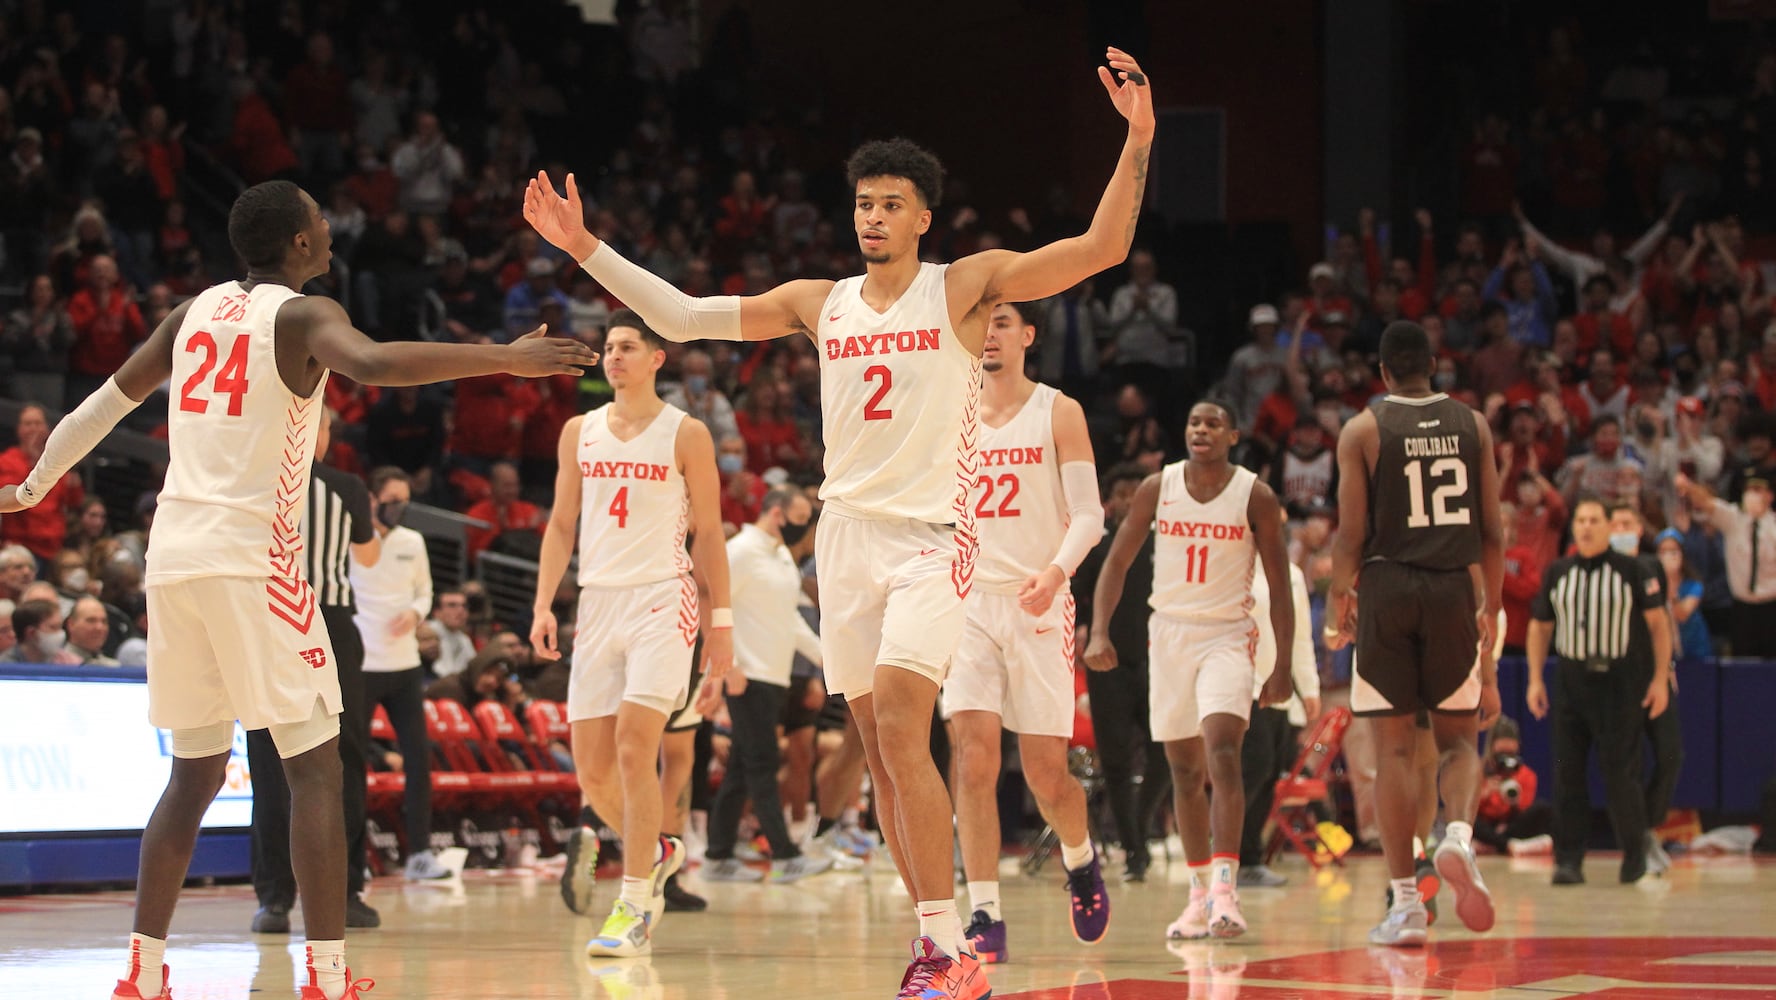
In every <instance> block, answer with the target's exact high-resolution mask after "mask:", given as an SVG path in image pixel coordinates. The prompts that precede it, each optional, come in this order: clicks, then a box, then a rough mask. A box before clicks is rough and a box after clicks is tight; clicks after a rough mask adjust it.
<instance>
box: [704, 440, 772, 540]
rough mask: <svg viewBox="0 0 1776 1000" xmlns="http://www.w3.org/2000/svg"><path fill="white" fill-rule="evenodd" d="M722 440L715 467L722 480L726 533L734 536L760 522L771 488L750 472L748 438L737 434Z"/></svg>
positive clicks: (723, 518) (722, 506)
mask: <svg viewBox="0 0 1776 1000" xmlns="http://www.w3.org/2000/svg"><path fill="white" fill-rule="evenodd" d="M720 440H721V443H720V444H718V445H717V446H716V449H715V468H716V472H717V473H718V474H719V475H720V477H721V518H722V530H723V531H725V532H727V534H728V536H729V537H732V536H733V534H734V533H735V532H736V531H739V530H740V526H741V525H743V524H751V523H752V522H754V521H756V520H758V516H759V510H760V505H761V504H762V503H763V502H764V499H765V493H766V491H767V490H768V489H769V487H768V486H766V485H765V481H764V480H763V479H761V478H759V477H758V475H757V474H755V473H753V472H750V471H748V470H747V468H746V440H745V439H744V438H742V437H741V436H740V435H738V434H733V435H730V436H728V437H724V438H721V439H720Z"/></svg>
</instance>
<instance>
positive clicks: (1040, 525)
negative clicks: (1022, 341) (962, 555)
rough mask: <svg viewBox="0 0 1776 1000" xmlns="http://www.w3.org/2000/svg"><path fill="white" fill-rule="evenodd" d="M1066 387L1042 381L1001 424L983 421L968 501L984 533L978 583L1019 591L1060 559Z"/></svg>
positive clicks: (1064, 509)
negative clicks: (1059, 423) (1058, 430)
mask: <svg viewBox="0 0 1776 1000" xmlns="http://www.w3.org/2000/svg"><path fill="white" fill-rule="evenodd" d="M1059 395H1060V391H1059V390H1057V389H1055V388H1053V387H1052V386H1046V385H1040V384H1039V385H1037V386H1036V391H1035V392H1032V393H1031V394H1030V398H1029V399H1027V400H1025V401H1024V406H1023V409H1020V410H1018V411H1017V413H1016V414H1014V415H1013V416H1012V418H1011V419H1010V420H1007V421H1006V422H1005V424H1004V426H1002V427H990V426H987V425H986V424H982V425H981V434H980V474H979V475H977V476H976V477H975V480H974V490H973V492H972V493H970V494H969V503H970V505H972V507H973V508H974V518H975V522H974V523H975V530H976V531H977V532H978V533H979V534H980V547H981V551H980V561H979V562H977V563H976V564H975V582H976V583H978V584H979V585H980V586H981V588H982V589H983V590H986V591H989V592H991V593H995V594H1015V593H1017V591H1018V588H1019V587H1021V586H1023V583H1024V581H1025V580H1028V579H1029V578H1030V577H1032V576H1034V575H1036V574H1037V573H1039V572H1041V571H1042V570H1043V569H1044V568H1046V567H1047V566H1048V564H1049V563H1051V562H1053V561H1054V556H1055V552H1056V550H1058V549H1059V548H1060V547H1061V539H1062V538H1063V537H1065V536H1066V534H1067V521H1068V518H1067V504H1066V500H1065V499H1064V497H1063V494H1062V492H1061V465H1060V462H1059V461H1058V460H1057V459H1056V458H1055V444H1054V403H1055V397H1057V396H1059Z"/></svg>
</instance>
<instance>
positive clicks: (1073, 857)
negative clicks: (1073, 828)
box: [1061, 837, 1097, 872]
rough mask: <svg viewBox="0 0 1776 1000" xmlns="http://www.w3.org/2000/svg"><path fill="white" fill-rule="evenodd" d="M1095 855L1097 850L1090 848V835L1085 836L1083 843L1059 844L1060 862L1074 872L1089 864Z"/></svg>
mask: <svg viewBox="0 0 1776 1000" xmlns="http://www.w3.org/2000/svg"><path fill="white" fill-rule="evenodd" d="M1095 857H1097V852H1096V851H1094V850H1092V842H1091V838H1090V837H1087V838H1085V843H1083V844H1074V845H1072V846H1068V845H1066V844H1062V845H1061V864H1063V865H1066V866H1067V870H1068V871H1070V872H1076V871H1078V870H1079V869H1081V868H1084V867H1085V866H1086V865H1089V864H1091V863H1092V858H1095Z"/></svg>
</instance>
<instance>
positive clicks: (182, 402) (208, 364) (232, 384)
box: [179, 330, 247, 417]
mask: <svg viewBox="0 0 1776 1000" xmlns="http://www.w3.org/2000/svg"><path fill="white" fill-rule="evenodd" d="M199 351H202V352H203V360H202V361H200V362H198V365H197V371H194V372H192V373H191V377H190V378H188V379H186V380H185V387H184V388H183V389H180V390H179V409H181V410H184V411H185V412H186V413H208V412H209V410H210V401H209V399H208V398H206V397H204V396H199V395H197V394H196V390H197V389H198V388H199V387H200V386H201V385H202V384H203V380H204V379H206V378H209V376H210V372H211V371H213V370H214V369H215V367H216V358H217V357H218V356H219V355H220V351H219V349H218V348H217V347H216V338H215V337H212V336H210V334H209V331H207V330H199V331H197V332H196V333H194V334H192V335H191V339H190V340H187V341H186V342H185V353H187V354H196V353H198V352H199ZM210 393H211V394H212V395H218V394H219V395H224V396H227V397H228V415H229V416H231V417H238V416H240V415H241V399H242V398H243V397H244V396H246V394H247V338H246V337H245V336H240V337H236V338H234V346H233V347H232V348H230V349H229V351H228V360H226V361H224V362H222V370H221V371H219V372H216V382H215V384H214V385H212V386H210Z"/></svg>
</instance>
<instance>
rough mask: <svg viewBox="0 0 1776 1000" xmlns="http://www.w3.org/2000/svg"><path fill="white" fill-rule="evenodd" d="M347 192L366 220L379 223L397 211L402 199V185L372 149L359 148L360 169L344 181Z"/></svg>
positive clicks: (366, 147) (367, 147)
mask: <svg viewBox="0 0 1776 1000" xmlns="http://www.w3.org/2000/svg"><path fill="white" fill-rule="evenodd" d="M345 190H346V191H347V192H349V193H350V194H351V196H352V199H353V200H355V201H356V202H357V203H358V204H359V205H360V206H361V207H362V208H363V209H364V217H365V218H367V219H369V220H370V221H371V222H378V221H381V219H382V218H383V217H384V216H386V215H388V214H389V213H390V212H392V211H394V210H395V202H396V201H397V200H399V198H400V197H401V182H400V181H399V180H397V179H395V172H394V171H393V170H390V169H389V166H388V163H387V161H385V160H383V159H382V157H380V156H378V155H376V150H374V149H372V148H370V147H369V146H359V147H358V169H357V172H355V173H353V174H352V175H351V176H350V177H347V178H346V179H345Z"/></svg>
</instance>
